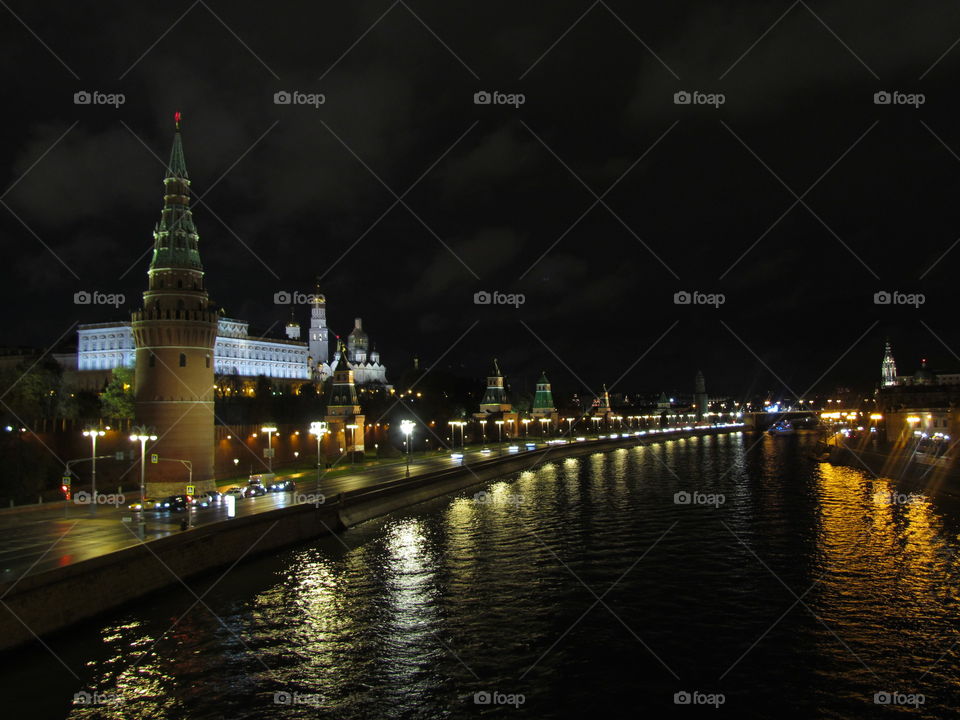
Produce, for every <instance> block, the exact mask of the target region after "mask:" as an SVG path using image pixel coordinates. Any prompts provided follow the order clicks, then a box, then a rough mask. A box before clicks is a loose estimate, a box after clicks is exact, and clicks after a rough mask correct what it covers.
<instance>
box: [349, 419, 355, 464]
mask: <svg viewBox="0 0 960 720" xmlns="http://www.w3.org/2000/svg"><path fill="white" fill-rule="evenodd" d="M347 430H349V431H350V444H349V445H347V452H349V453H350V464H351V465H353V452H354V447H355V445H354V443H355V442H356V439H357V426H356V425H347Z"/></svg>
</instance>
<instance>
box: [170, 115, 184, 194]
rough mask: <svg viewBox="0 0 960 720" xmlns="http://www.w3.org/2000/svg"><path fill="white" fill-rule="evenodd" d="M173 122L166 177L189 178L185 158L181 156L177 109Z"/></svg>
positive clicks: (181, 142) (181, 141)
mask: <svg viewBox="0 0 960 720" xmlns="http://www.w3.org/2000/svg"><path fill="white" fill-rule="evenodd" d="M173 124H174V129H175V130H176V132H175V133H174V135H173V147H172V148H171V149H170V163H169V164H168V165H167V177H168V178H180V179H182V180H189V179H190V176H189V175H188V174H187V160H186V158H185V157H184V156H183V140H182V139H181V138H180V111H179V110H178V111H177V112H175V113H174V114H173Z"/></svg>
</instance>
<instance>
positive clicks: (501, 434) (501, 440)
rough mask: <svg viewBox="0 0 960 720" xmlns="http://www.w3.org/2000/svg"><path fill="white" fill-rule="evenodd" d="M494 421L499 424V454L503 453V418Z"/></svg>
mask: <svg viewBox="0 0 960 720" xmlns="http://www.w3.org/2000/svg"><path fill="white" fill-rule="evenodd" d="M493 423H494V425H496V426H497V447H498V448H499V454H500V455H503V420H494V421H493Z"/></svg>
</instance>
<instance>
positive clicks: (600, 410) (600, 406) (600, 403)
mask: <svg viewBox="0 0 960 720" xmlns="http://www.w3.org/2000/svg"><path fill="white" fill-rule="evenodd" d="M612 412H613V409H612V408H611V407H610V393H609V392H608V391H607V384H606V383H604V384H603V389H601V390H600V395H599V396H598V397H597V406H596V410H595V411H594V413H593V414H594V415H598V416H606V415H610V414H611V413H612Z"/></svg>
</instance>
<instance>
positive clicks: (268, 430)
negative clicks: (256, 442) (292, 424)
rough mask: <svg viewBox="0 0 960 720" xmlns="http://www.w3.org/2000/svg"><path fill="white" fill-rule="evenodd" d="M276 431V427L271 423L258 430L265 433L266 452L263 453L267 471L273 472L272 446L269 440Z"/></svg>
mask: <svg viewBox="0 0 960 720" xmlns="http://www.w3.org/2000/svg"><path fill="white" fill-rule="evenodd" d="M276 431H277V428H276V427H274V426H273V425H267V426H265V427H262V428H260V432H265V433H266V434H267V452H266V453H264V454H265V455H266V456H267V472H271V473H272V472H273V447H272V445H271V441H272V440H273V434H274V433H275V432H276Z"/></svg>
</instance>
